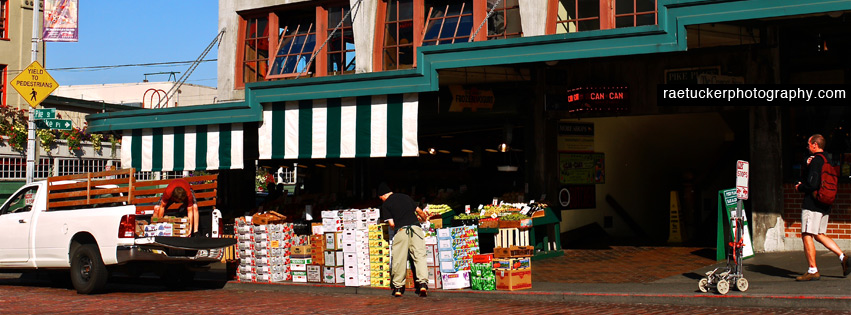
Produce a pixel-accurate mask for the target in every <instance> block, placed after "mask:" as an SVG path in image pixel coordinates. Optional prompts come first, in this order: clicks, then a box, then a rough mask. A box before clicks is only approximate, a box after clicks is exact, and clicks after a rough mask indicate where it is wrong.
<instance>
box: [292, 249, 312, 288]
mask: <svg viewBox="0 0 851 315" xmlns="http://www.w3.org/2000/svg"><path fill="white" fill-rule="evenodd" d="M312 254H313V247H311V246H310V245H299V246H293V247H292V256H291V257H290V270H292V274H293V282H303V283H306V282H307V266H308V265H311V264H313V258H312Z"/></svg>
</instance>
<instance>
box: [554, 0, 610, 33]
mask: <svg viewBox="0 0 851 315" xmlns="http://www.w3.org/2000/svg"><path fill="white" fill-rule="evenodd" d="M602 1H605V0H602ZM600 2H601V0H553V1H552V2H551V5H550V15H551V16H552V15H553V14H555V18H554V19H551V20H552V21H553V22H552V23H550V26H549V28H550V30H551V31H550V33H551V34H564V33H573V32H581V31H590V30H599V29H600Z"/></svg>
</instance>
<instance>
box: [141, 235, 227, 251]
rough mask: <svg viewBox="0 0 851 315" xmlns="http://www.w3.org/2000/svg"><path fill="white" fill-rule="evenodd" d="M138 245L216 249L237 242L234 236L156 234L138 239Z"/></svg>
mask: <svg viewBox="0 0 851 315" xmlns="http://www.w3.org/2000/svg"><path fill="white" fill-rule="evenodd" d="M136 244H137V245H159V246H163V247H168V248H175V249H188V250H200V249H214V248H222V247H228V246H231V245H234V244H236V239H233V238H212V237H173V236H154V237H146V238H140V239H136Z"/></svg>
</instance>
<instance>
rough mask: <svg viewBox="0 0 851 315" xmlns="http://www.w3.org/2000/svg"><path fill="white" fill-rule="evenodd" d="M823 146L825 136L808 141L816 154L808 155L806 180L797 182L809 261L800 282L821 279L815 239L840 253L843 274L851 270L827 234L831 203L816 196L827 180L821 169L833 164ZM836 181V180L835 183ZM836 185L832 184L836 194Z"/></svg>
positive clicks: (811, 149) (802, 233) (805, 248)
mask: <svg viewBox="0 0 851 315" xmlns="http://www.w3.org/2000/svg"><path fill="white" fill-rule="evenodd" d="M824 145H825V140H824V137H823V136H822V135H820V134H814V135H812V136H811V137H810V138H809V139H808V140H807V150H809V151H810V153H811V154H813V155H812V156H810V157H809V158H807V168H806V170H807V171H806V173H805V174H806V177H805V178H804V181H803V182H798V184H797V185H795V189H796V190H797V191H799V192H802V193H804V201H803V204H802V206H801V208H802V209H801V239H802V241H803V242H804V253H805V254H806V256H807V263H808V264H809V269H807V272H806V273H805V274H803V275H801V276H798V277H797V278H795V280H797V281H812V280H819V279H820V278H821V275H820V274H819V272H818V267H817V266H816V246H815V242H813V239H815V240H816V241H818V242H819V243H821V244H822V245H824V247H826V248H827V249H828V250H830V251H831V252H833V253H834V254H836V255H839V262H840V264H842V275H843V276H848V273H849V272H851V270H849V268H848V256H847V255H845V253H843V252H842V250H841V249H840V248H839V246H838V245H836V242H834V241H833V239H831V238H830V237H829V236H827V235H825V233H826V232H827V220H828V216H829V215H830V204H829V203H824V202H822V201H819V200H818V198H817V193H818V192H819V191H820V189H821V188H823V187H822V186H823V185H824V184H825V183H824V180H825V179H824V178H822V177H823V176H828V175H827V174H823V171H822V168H823V166H825V164H827V165H828V166H830V165H832V164H831V163H830V159H829V158H828V155H827V154H826V152H824ZM834 176H835V175H834ZM835 183H836V181H835V179H834V180H833V184H835ZM835 188H836V187H833V189H834V193H835Z"/></svg>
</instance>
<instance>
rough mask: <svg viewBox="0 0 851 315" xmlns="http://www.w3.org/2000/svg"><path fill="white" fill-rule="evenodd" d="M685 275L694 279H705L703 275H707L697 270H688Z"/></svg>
mask: <svg viewBox="0 0 851 315" xmlns="http://www.w3.org/2000/svg"><path fill="white" fill-rule="evenodd" d="M683 277H686V278H689V279H693V280H700V279H703V277H705V275H702V274H699V273H695V272H687V273H684V274H683Z"/></svg>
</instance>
